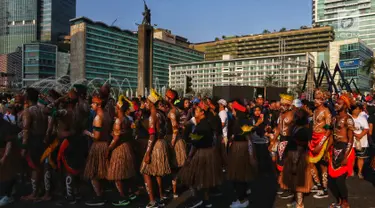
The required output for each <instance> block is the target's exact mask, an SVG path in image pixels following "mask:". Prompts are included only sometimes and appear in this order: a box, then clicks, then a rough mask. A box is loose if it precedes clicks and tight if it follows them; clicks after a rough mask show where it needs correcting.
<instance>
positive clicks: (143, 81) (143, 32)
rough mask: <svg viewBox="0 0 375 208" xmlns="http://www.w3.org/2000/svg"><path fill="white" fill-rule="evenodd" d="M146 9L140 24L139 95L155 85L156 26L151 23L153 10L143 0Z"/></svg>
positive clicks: (144, 93)
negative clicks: (153, 61)
mask: <svg viewBox="0 0 375 208" xmlns="http://www.w3.org/2000/svg"><path fill="white" fill-rule="evenodd" d="M143 2H144V5H145V10H144V12H143V13H142V14H143V21H142V24H141V25H138V87H137V92H138V95H141V96H147V95H146V91H147V90H146V89H148V90H150V89H151V88H152V85H153V68H152V66H153V64H152V59H153V39H154V28H153V27H152V25H151V10H150V9H149V8H148V7H147V4H146V2H145V0H143Z"/></svg>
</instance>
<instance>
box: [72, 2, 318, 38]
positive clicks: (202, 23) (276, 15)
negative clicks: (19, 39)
mask: <svg viewBox="0 0 375 208" xmlns="http://www.w3.org/2000/svg"><path fill="white" fill-rule="evenodd" d="M146 2H147V4H148V6H149V8H150V9H151V15H152V23H153V24H157V25H158V27H161V28H166V29H170V30H172V33H174V34H177V35H181V36H184V37H186V38H188V39H189V41H190V42H193V43H195V42H204V41H211V40H214V39H215V37H221V36H223V35H226V36H230V35H247V34H256V33H261V32H262V31H263V30H264V29H268V30H270V31H273V30H274V29H275V30H279V29H281V28H282V27H286V28H287V29H292V28H299V27H300V26H302V25H307V26H309V25H311V13H312V12H311V2H312V1H311V0H146ZM142 11H143V1H142V0H77V16H86V17H88V18H90V19H92V20H94V21H102V22H104V23H106V24H112V22H113V21H114V20H115V19H117V22H116V23H115V25H116V26H118V27H120V28H122V29H129V30H137V26H136V25H135V23H141V22H142Z"/></svg>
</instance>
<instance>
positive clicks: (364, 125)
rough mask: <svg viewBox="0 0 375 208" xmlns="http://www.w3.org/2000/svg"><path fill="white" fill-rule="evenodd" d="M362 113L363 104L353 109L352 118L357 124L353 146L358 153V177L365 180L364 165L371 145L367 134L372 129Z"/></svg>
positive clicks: (358, 104)
mask: <svg viewBox="0 0 375 208" xmlns="http://www.w3.org/2000/svg"><path fill="white" fill-rule="evenodd" d="M362 111H363V105H362V104H361V103H357V104H356V105H355V106H354V107H353V108H352V116H353V120H354V124H355V130H354V142H353V143H354V144H353V146H354V148H355V151H356V157H357V167H358V177H359V178H360V179H363V175H362V169H363V164H364V161H365V159H366V158H368V147H369V143H368V139H367V133H368V131H369V129H370V128H369V125H368V122H367V119H366V117H364V116H362V115H361V112H362Z"/></svg>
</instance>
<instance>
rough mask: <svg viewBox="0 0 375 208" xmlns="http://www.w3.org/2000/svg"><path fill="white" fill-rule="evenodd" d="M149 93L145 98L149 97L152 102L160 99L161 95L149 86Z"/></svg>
mask: <svg viewBox="0 0 375 208" xmlns="http://www.w3.org/2000/svg"><path fill="white" fill-rule="evenodd" d="M150 92H151V93H150V95H149V96H148V97H147V99H149V100H150V101H151V102H152V103H154V104H155V103H156V102H157V101H159V100H161V97H160V95H159V94H158V93H157V92H156V91H155V90H154V89H152V88H151V91H150Z"/></svg>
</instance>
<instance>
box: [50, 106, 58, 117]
mask: <svg viewBox="0 0 375 208" xmlns="http://www.w3.org/2000/svg"><path fill="white" fill-rule="evenodd" d="M51 116H52V118H56V116H57V110H56V108H53V109H52V112H51Z"/></svg>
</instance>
